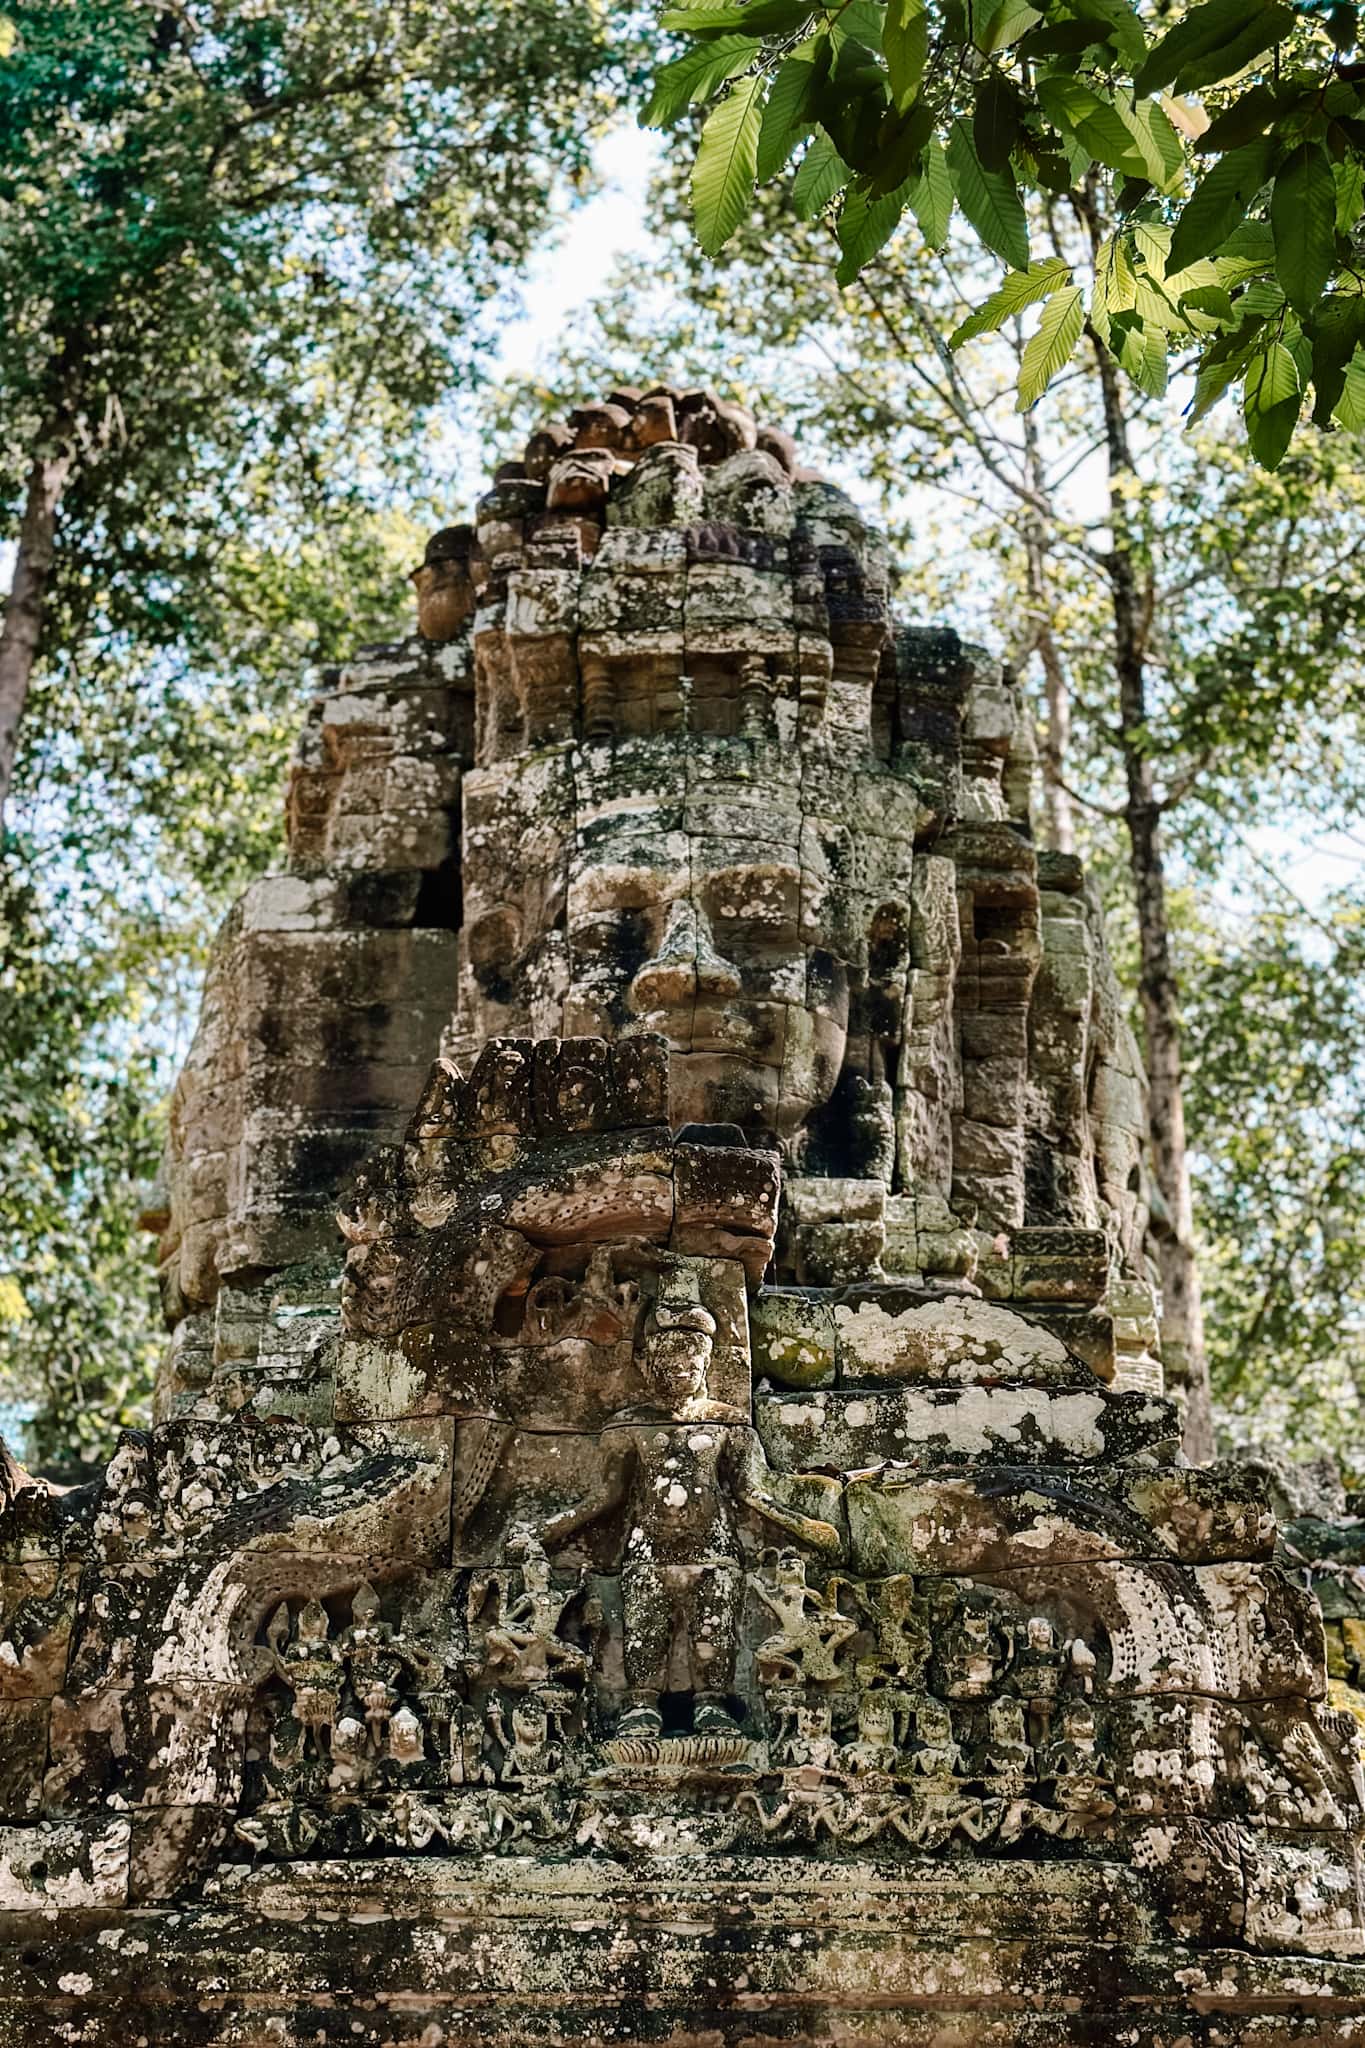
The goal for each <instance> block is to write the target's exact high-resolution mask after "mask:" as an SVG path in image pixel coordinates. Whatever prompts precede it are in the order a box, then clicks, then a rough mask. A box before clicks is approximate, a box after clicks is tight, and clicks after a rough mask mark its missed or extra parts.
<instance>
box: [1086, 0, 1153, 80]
mask: <svg viewBox="0 0 1365 2048" xmlns="http://www.w3.org/2000/svg"><path fill="white" fill-rule="evenodd" d="M1071 4H1072V8H1073V10H1074V12H1075V13H1077V14H1079V15H1081V16H1083V17H1085V18H1086V19H1088V20H1090V21H1092V22H1095V23H1097V24H1098V26H1099V27H1100V29H1101V30H1102V32H1103V37H1104V40H1105V41H1106V42H1108V43H1112V44H1113V46H1114V48H1115V49H1116V50H1117V51H1118V53H1119V55H1120V56H1121V57H1122V58H1123V61H1124V63H1125V64H1127V65H1128V66H1129V67H1130V68H1132V69H1136V67H1137V66H1138V65H1139V64H1141V63H1142V62H1143V60H1144V59H1145V57H1146V55H1147V38H1146V36H1145V35H1144V34H1143V29H1142V23H1141V22H1140V21H1139V20H1138V17H1137V15H1136V13H1135V12H1134V10H1133V9H1132V7H1130V6H1129V4H1128V0H1071Z"/></svg>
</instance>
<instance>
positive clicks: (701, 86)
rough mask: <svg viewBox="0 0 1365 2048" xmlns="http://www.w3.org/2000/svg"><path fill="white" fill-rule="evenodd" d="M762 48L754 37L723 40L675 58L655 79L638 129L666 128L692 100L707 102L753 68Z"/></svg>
mask: <svg viewBox="0 0 1365 2048" xmlns="http://www.w3.org/2000/svg"><path fill="white" fill-rule="evenodd" d="M762 47H763V45H762V43H761V41H760V40H759V39H758V38H757V37H756V36H722V37H721V39H720V41H719V42H715V43H698V44H697V46H696V48H695V49H692V50H687V51H685V52H684V53H683V55H682V56H681V57H675V58H674V60H673V62H672V63H671V64H665V65H664V67H663V69H662V71H660V72H659V73H658V74H657V76H656V77H655V80H654V90H653V92H652V93H651V94H650V97H649V104H648V105H647V106H646V108H645V110H644V112H643V113H642V114H641V116H640V126H641V127H642V128H667V127H668V126H669V125H670V124H671V123H672V122H674V121H676V120H677V118H678V116H679V114H681V113H682V112H683V111H684V110H685V109H686V108H687V107H689V106H691V104H692V102H693V101H694V100H709V99H710V97H711V95H712V93H713V92H714V91H715V89H716V87H717V86H718V85H724V83H725V81H726V79H727V78H733V77H734V75H735V73H736V72H737V71H743V70H744V69H745V67H746V65H749V64H752V62H753V60H754V58H755V57H756V56H757V55H758V52H759V51H760V50H761V49H762Z"/></svg>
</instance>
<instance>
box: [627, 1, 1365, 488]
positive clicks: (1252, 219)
mask: <svg viewBox="0 0 1365 2048" xmlns="http://www.w3.org/2000/svg"><path fill="white" fill-rule="evenodd" d="M659 19H660V21H661V24H662V25H663V26H664V27H665V28H666V29H667V30H669V31H670V32H672V33H673V34H675V35H678V36H681V37H682V38H683V39H684V45H685V46H684V48H683V49H682V50H681V51H679V50H678V48H677V46H676V44H675V45H674V46H673V47H672V48H671V49H670V51H669V61H668V62H667V63H666V64H665V65H664V66H663V68H662V69H661V71H660V73H659V75H658V77H657V79H656V82H655V87H654V91H653V94H652V97H651V99H650V102H649V105H648V107H647V109H646V113H645V118H646V120H647V121H649V122H650V123H651V124H654V125H665V126H666V125H670V124H671V123H673V122H675V121H677V120H678V119H680V118H681V116H682V115H683V114H685V113H686V110H687V108H688V107H689V106H691V105H693V104H696V103H697V102H701V103H703V104H707V103H709V104H710V105H711V107H712V118H711V119H710V120H708V121H707V123H706V126H705V128H704V129H703V131H702V142H701V148H700V152H699V159H698V164H697V180H698V182H697V221H698V234H699V237H700V239H701V242H702V245H703V247H704V248H705V249H707V250H708V251H714V250H716V249H719V248H720V247H722V246H723V244H724V241H725V240H726V239H728V236H729V235H730V234H731V233H733V230H734V226H735V225H736V224H737V222H738V220H739V219H740V218H741V217H742V215H743V213H744V211H745V209H746V208H747V206H748V203H749V194H750V192H751V191H752V189H753V184H754V181H755V180H758V181H761V182H764V183H767V182H768V181H770V180H771V179H773V178H775V177H777V176H779V175H780V174H781V173H782V171H783V169H784V166H785V165H786V164H787V163H788V162H789V161H790V159H791V158H792V156H793V154H794V152H796V151H797V150H798V149H799V148H800V146H801V144H802V143H803V142H806V143H807V147H806V149H805V153H804V156H803V157H802V160H801V163H800V166H799V168H798V170H797V173H796V176H795V179H794V181H793V186H792V194H791V197H792V204H793V206H794V207H795V209H796V211H797V213H798V215H799V216H800V217H802V218H807V219H809V218H812V217H814V216H815V215H817V214H819V213H821V212H823V211H824V210H825V209H826V208H828V207H829V206H830V205H831V202H832V201H833V200H834V199H836V198H837V196H838V195H839V193H841V192H846V193H847V196H846V198H845V200H844V203H843V206H842V207H841V209H840V211H839V216H838V221H837V234H838V240H839V254H838V258H837V277H838V280H839V282H840V283H843V284H847V283H848V282H850V281H851V280H852V279H853V278H854V277H856V276H857V274H858V272H859V271H860V270H861V269H862V268H863V267H864V266H865V265H866V264H867V263H868V262H869V261H870V260H871V259H872V257H873V256H874V255H875V254H876V253H877V252H878V251H879V250H880V249H882V248H884V247H885V246H886V244H887V241H888V240H889V238H890V237H891V236H892V235H894V234H896V233H898V232H904V226H905V223H906V222H907V221H912V222H913V223H914V229H913V230H912V231H918V233H919V234H920V235H921V236H923V238H924V240H925V242H927V243H928V244H929V246H930V247H932V248H934V249H943V248H947V247H948V234H949V228H950V223H951V221H952V217H953V211H954V208H955V207H957V208H960V210H961V213H962V215H963V217H964V220H965V222H966V225H967V228H968V229H969V230H970V231H971V233H972V234H973V235H974V236H975V237H976V239H977V241H978V242H979V243H980V244H981V245H982V247H984V248H985V249H987V250H989V251H990V253H991V254H992V255H993V256H995V257H997V258H998V259H999V260H1000V261H1001V262H1002V263H1003V264H1005V265H1007V266H1008V268H1009V270H1010V271H1011V272H1014V273H1017V274H1018V275H1019V277H1020V278H1022V279H1024V280H1026V282H1025V283H1024V284H1023V285H1022V286H1021V290H1022V292H1023V294H1024V296H1023V297H1022V298H1020V299H1018V300H1015V299H1013V298H1005V299H1002V298H1001V297H1000V296H999V295H992V297H991V298H990V299H989V300H987V301H986V303H985V304H984V305H983V306H982V307H980V308H979V309H978V312H977V313H976V314H973V315H971V316H969V318H968V319H967V320H965V321H963V322H961V323H960V325H959V327H958V330H957V334H956V335H955V337H954V340H955V341H956V342H957V344H958V345H959V346H960V345H961V340H962V339H963V338H964V337H969V336H970V335H971V334H973V333H980V332H984V331H986V329H985V328H984V327H982V326H979V325H977V324H976V323H977V321H978V320H985V319H995V318H999V317H1005V318H1007V317H1009V314H1008V312H1005V313H1004V314H1003V315H1002V314H1000V311H999V309H1000V307H1001V306H1002V305H1004V306H1006V307H1008V308H1009V309H1010V310H1014V311H1017V310H1019V308H1020V307H1021V306H1026V305H1029V304H1033V303H1035V302H1036V301H1037V300H1039V299H1040V300H1043V301H1045V302H1046V303H1047V304H1048V305H1049V307H1052V302H1053V300H1054V299H1056V298H1058V297H1059V296H1060V294H1061V293H1062V292H1063V291H1067V292H1070V291H1073V290H1074V291H1079V292H1080V293H1081V299H1080V302H1079V304H1080V310H1081V318H1082V321H1084V319H1085V318H1086V317H1087V315H1088V317H1089V318H1090V319H1091V321H1092V322H1093V325H1094V329H1095V332H1096V334H1097V335H1098V336H1099V337H1100V339H1101V341H1102V342H1104V343H1105V344H1106V345H1107V346H1109V347H1110V348H1111V349H1112V350H1113V352H1114V354H1115V355H1116V357H1117V358H1118V361H1119V362H1120V364H1121V365H1122V367H1123V369H1124V371H1125V373H1126V374H1127V375H1128V376H1129V377H1131V378H1132V379H1133V381H1134V382H1135V383H1136V384H1137V385H1138V386H1139V388H1140V389H1142V390H1143V391H1146V392H1149V393H1153V394H1156V393H1159V392H1162V391H1164V390H1165V388H1166V384H1167V380H1168V377H1169V376H1170V374H1171V370H1172V365H1173V364H1174V363H1175V362H1177V361H1179V362H1181V363H1182V365H1184V366H1185V367H1191V366H1192V367H1193V370H1194V374H1195V377H1196V407H1198V406H1200V405H1203V404H1205V402H1206V401H1208V402H1211V401H1210V400H1209V394H1210V393H1211V392H1213V393H1219V392H1221V391H1222V390H1224V389H1227V388H1228V387H1229V386H1230V385H1231V384H1232V383H1234V382H1236V380H1237V378H1238V376H1241V375H1243V374H1244V373H1246V365H1245V364H1243V365H1242V366H1241V368H1239V369H1229V368H1228V362H1229V358H1228V356H1227V355H1226V354H1223V353H1219V352H1218V351H1219V349H1220V348H1221V345H1222V344H1223V343H1224V342H1225V341H1226V340H1227V338H1228V336H1229V335H1231V334H1234V333H1239V332H1241V331H1242V330H1243V329H1245V328H1246V326H1247V323H1248V320H1250V319H1251V318H1252V317H1253V316H1263V315H1264V314H1265V313H1266V311H1267V310H1268V309H1271V308H1273V309H1275V310H1277V311H1278V312H1279V313H1280V314H1281V315H1285V314H1287V316H1288V318H1289V319H1290V320H1291V321H1293V322H1295V323H1296V324H1295V325H1294V327H1293V331H1292V333H1290V334H1288V336H1287V337H1286V335H1284V334H1281V333H1278V332H1277V335H1276V340H1277V342H1278V345H1280V346H1285V347H1289V348H1290V352H1291V354H1293V353H1294V352H1295V351H1296V350H1297V351H1302V356H1303V360H1302V364H1301V365H1300V386H1301V387H1305V386H1306V385H1307V383H1308V381H1309V378H1310V372H1309V369H1308V367H1307V364H1308V357H1309V352H1310V350H1311V352H1312V353H1313V357H1314V364H1315V367H1314V369H1313V371H1312V373H1311V376H1312V381H1313V383H1314V387H1315V402H1314V406H1313V418H1314V420H1315V421H1317V422H1319V423H1320V424H1330V422H1331V420H1332V419H1333V418H1334V416H1335V415H1334V410H1333V409H1334V407H1335V405H1336V403H1337V401H1338V399H1339V398H1340V395H1341V392H1342V390H1343V389H1344V387H1345V382H1346V378H1347V372H1348V366H1349V365H1350V364H1351V363H1352V362H1353V361H1354V354H1353V351H1354V349H1355V347H1356V343H1357V340H1359V339H1362V338H1365V337H1357V336H1351V337H1350V338H1349V345H1348V343H1347V341H1346V340H1343V338H1342V334H1341V332H1340V331H1339V323H1338V325H1334V324H1333V319H1334V317H1335V316H1329V317H1327V318H1326V321H1325V325H1324V326H1323V327H1322V328H1321V330H1320V328H1319V325H1318V322H1317V314H1318V311H1319V309H1320V308H1321V307H1323V305H1324V304H1325V301H1326V299H1327V298H1330V297H1336V298H1339V299H1340V298H1347V297H1353V296H1354V286H1353V284H1352V282H1351V280H1352V273H1351V271H1350V270H1349V268H1348V267H1347V266H1348V264H1349V262H1350V260H1351V258H1352V251H1353V249H1355V248H1358V246H1359V243H1360V238H1361V227H1362V220H1363V219H1365V72H1362V71H1361V67H1360V66H1358V65H1355V64H1351V63H1348V64H1342V63H1341V61H1340V57H1341V53H1342V52H1346V54H1348V55H1349V54H1350V50H1351V49H1353V48H1354V45H1353V43H1352V42H1351V38H1352V37H1353V36H1354V35H1355V33H1356V21H1355V15H1354V12H1353V9H1352V7H1351V5H1350V4H1349V0H1332V4H1329V5H1328V6H1327V7H1326V8H1325V9H1324V7H1323V5H1322V4H1321V0H1195V4H1193V5H1190V4H1188V0H1170V5H1169V6H1167V4H1166V0H1159V4H1158V0H1058V5H1057V6H1056V7H1055V8H1048V7H1044V6H1041V5H1034V4H1030V0H970V4H964V0H829V4H819V5H816V4H811V0H692V4H672V5H669V6H667V7H666V8H665V9H664V10H663V12H662V13H661V14H660V17H659ZM1152 19H1155V20H1156V21H1157V22H1158V25H1159V28H1160V31H1161V32H1160V33H1159V34H1158V35H1155V36H1154V38H1153V42H1152V45H1151V47H1150V48H1149V45H1148V37H1147V28H1146V26H1145V24H1146V23H1147V22H1148V21H1149V20H1152ZM1358 72H1359V73H1360V75H1359V76H1358V75H1357V73H1358ZM808 138H810V139H809V140H807V139H808ZM1097 186H1099V187H1107V190H1104V191H1103V192H1102V193H1101V197H1102V200H1103V206H1102V209H1101V210H1102V211H1104V212H1107V213H1108V214H1109V216H1110V218H1111V219H1112V220H1113V221H1114V222H1115V227H1114V232H1113V233H1112V235H1109V236H1107V237H1106V239H1105V242H1104V245H1103V246H1102V248H1101V249H1100V250H1099V251H1098V252H1097V254H1096V257H1095V260H1094V265H1093V277H1092V278H1091V279H1089V280H1088V279H1087V278H1086V276H1085V275H1084V274H1083V272H1078V273H1077V274H1075V275H1074V276H1073V275H1072V274H1070V272H1067V273H1066V274H1065V276H1064V278H1063V279H1062V281H1060V282H1058V283H1056V284H1055V286H1054V285H1053V284H1052V283H1051V282H1049V285H1048V288H1047V289H1046V290H1042V289H1038V288H1037V278H1038V277H1039V276H1040V275H1041V274H1043V273H1042V272H1041V269H1040V267H1037V266H1035V269H1034V270H1033V271H1030V269H1029V229H1028V222H1029V211H1028V207H1029V203H1030V200H1031V201H1032V203H1033V204H1035V205H1039V204H1041V206H1042V207H1044V208H1046V207H1054V206H1056V204H1057V202H1058V201H1059V200H1062V201H1066V200H1067V199H1068V197H1070V200H1071V202H1072V203H1071V204H1070V205H1063V207H1062V208H1061V210H1060V213H1061V218H1063V219H1067V220H1069V219H1072V218H1073V217H1074V214H1075V211H1076V208H1077V205H1079V207H1080V209H1081V211H1082V213H1084V210H1085V205H1086V200H1085V194H1086V192H1087V191H1091V192H1094V191H1095V189H1096V187H1097ZM950 260H951V259H950ZM1267 294H1269V296H1268V297H1267ZM1074 318H1075V304H1074V303H1073V301H1072V300H1071V299H1069V298H1067V299H1065V300H1063V301H1062V303H1061V305H1060V307H1055V308H1053V309H1052V310H1051V311H1050V313H1049V317H1048V321H1047V340H1046V343H1044V342H1043V341H1041V340H1040V339H1039V336H1040V335H1041V334H1042V331H1043V328H1042V323H1041V322H1040V327H1039V335H1035V337H1034V341H1035V342H1037V343H1038V348H1037V350H1035V354H1034V357H1033V362H1034V364H1035V365H1038V364H1041V363H1042V360H1043V358H1042V355H1041V353H1040V351H1042V350H1043V349H1044V348H1045V347H1051V346H1054V345H1056V344H1058V343H1059V342H1060V341H1061V340H1062V339H1064V338H1065V335H1066V333H1067V332H1068V331H1069V329H1070V326H1071V325H1072V323H1073V321H1074ZM1030 345H1031V346H1032V344H1030ZM1263 367H1264V366H1263ZM1206 370H1207V375H1205V374H1204V372H1205V371H1206ZM1279 378H1280V366H1279V364H1278V359H1276V360H1275V361H1274V362H1272V363H1271V364H1270V370H1269V372H1268V373H1267V376H1260V377H1253V386H1254V388H1255V389H1256V390H1259V389H1260V388H1261V386H1262V385H1264V386H1265V388H1266V389H1268V390H1269V389H1274V388H1276V386H1277V383H1278V381H1279ZM1029 388H1030V390H1032V388H1033V387H1032V385H1030V387H1029ZM1038 388H1040V389H1041V388H1044V387H1043V385H1039V387H1038ZM1323 389H1326V390H1327V392H1328V394H1329V398H1330V403H1327V404H1324V402H1323V398H1322V391H1323ZM1301 397H1302V389H1301V390H1300V399H1301ZM1021 402H1022V403H1024V404H1025V405H1027V404H1028V403H1031V402H1032V401H1031V399H1030V398H1027V397H1025V398H1023V399H1022V400H1021ZM1290 409H1291V408H1290V400H1289V396H1288V394H1282V395H1281V396H1279V397H1277V398H1276V399H1274V400H1273V401H1267V402H1265V403H1262V402H1261V400H1260V399H1259V398H1257V397H1255V396H1254V395H1253V397H1252V399H1251V400H1250V401H1249V403H1248V404H1247V406H1246V408H1245V412H1246V419H1247V430H1248V433H1249V435H1250V436H1251V439H1252V445H1253V448H1255V449H1257V450H1260V449H1265V450H1267V451H1269V452H1271V453H1274V451H1275V449H1276V447H1277V442H1278V434H1279V432H1280V429H1281V426H1282V424H1283V421H1284V419H1285V417H1286V416H1287V414H1288V412H1289V410H1290ZM1294 417H1295V418H1296V419H1297V417H1298V411H1297V409H1294ZM1277 459H1278V457H1277Z"/></svg>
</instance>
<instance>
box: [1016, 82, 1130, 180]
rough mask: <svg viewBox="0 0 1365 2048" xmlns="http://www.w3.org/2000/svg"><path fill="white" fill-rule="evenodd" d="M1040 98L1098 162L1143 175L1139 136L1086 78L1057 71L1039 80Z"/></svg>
mask: <svg viewBox="0 0 1365 2048" xmlns="http://www.w3.org/2000/svg"><path fill="white" fill-rule="evenodd" d="M1038 98H1039V100H1040V101H1041V102H1042V105H1043V108H1044V110H1045V111H1046V113H1047V114H1048V115H1049V117H1050V118H1051V120H1052V121H1053V122H1054V123H1055V124H1056V126H1057V127H1058V128H1059V129H1060V130H1061V131H1062V133H1063V134H1064V135H1065V133H1066V132H1067V131H1068V130H1070V131H1071V133H1072V134H1074V135H1075V136H1076V137H1077V139H1078V140H1079V141H1080V142H1081V143H1082V144H1083V146H1084V148H1085V150H1086V151H1087V152H1088V154H1089V155H1090V156H1092V157H1094V158H1095V160H1096V162H1098V163H1102V164H1107V165H1108V167H1109V169H1110V170H1114V171H1124V172H1126V173H1128V174H1129V175H1130V176H1141V175H1143V173H1144V171H1145V163H1144V158H1143V154H1142V151H1141V149H1140V148H1139V146H1138V142H1137V139H1136V137H1135V136H1134V135H1133V134H1132V133H1131V131H1130V130H1129V128H1128V126H1127V124H1126V123H1125V121H1124V119H1123V116H1122V115H1121V114H1120V112H1119V110H1118V108H1117V107H1116V106H1115V105H1114V103H1113V102H1112V101H1111V100H1107V99H1104V98H1103V97H1102V96H1101V95H1100V94H1099V93H1097V92H1096V91H1095V90H1094V89H1093V88H1092V87H1091V86H1089V85H1087V84H1085V82H1084V81H1083V80H1082V79H1079V78H1070V77H1065V76H1063V75H1061V74H1060V73H1057V72H1053V73H1052V74H1050V75H1047V76H1044V77H1042V78H1040V79H1039V80H1038Z"/></svg>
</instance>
